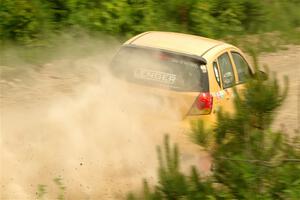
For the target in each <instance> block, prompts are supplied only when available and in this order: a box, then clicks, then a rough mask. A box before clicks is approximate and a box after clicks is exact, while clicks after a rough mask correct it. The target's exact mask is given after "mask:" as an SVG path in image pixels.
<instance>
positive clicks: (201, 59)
mask: <svg viewBox="0 0 300 200" xmlns="http://www.w3.org/2000/svg"><path fill="white" fill-rule="evenodd" d="M123 47H130V48H138V49H149V50H159V51H161V52H166V53H172V54H175V55H179V56H185V57H190V58H193V59H196V60H198V61H200V64H202V65H206V64H207V61H206V59H204V58H203V57H201V56H197V55H194V54H187V53H181V52H176V51H171V50H167V49H160V48H153V47H146V46H139V45H134V44H125V45H123Z"/></svg>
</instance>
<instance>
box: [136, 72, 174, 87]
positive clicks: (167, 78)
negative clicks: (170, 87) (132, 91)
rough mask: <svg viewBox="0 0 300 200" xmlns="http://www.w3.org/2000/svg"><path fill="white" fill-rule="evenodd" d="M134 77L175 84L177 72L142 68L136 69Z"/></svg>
mask: <svg viewBox="0 0 300 200" xmlns="http://www.w3.org/2000/svg"><path fill="white" fill-rule="evenodd" d="M134 77H135V78H137V79H144V80H151V81H157V82H161V83H165V84H174V83H175V81H176V75H175V74H170V73H166V72H160V71H154V70H149V69H142V68H138V69H135V71H134Z"/></svg>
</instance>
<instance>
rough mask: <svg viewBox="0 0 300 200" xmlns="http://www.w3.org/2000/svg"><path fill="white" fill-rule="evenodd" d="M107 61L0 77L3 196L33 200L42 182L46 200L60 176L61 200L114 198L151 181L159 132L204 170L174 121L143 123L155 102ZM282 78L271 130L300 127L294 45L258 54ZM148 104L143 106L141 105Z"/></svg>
mask: <svg viewBox="0 0 300 200" xmlns="http://www.w3.org/2000/svg"><path fill="white" fill-rule="evenodd" d="M107 60H109V59H108V57H105V58H104V57H103V56H98V57H97V56H96V57H85V58H83V59H80V58H78V59H74V60H71V61H66V60H57V61H55V62H53V63H48V64H45V65H44V66H42V67H41V68H40V69H39V70H31V71H28V72H26V75H20V74H17V75H15V77H13V78H10V79H9V80H7V79H5V74H2V76H1V80H0V89H1V96H0V101H1V113H0V114H1V116H0V117H1V124H0V125H1V127H0V128H1V129H0V131H1V137H0V145H1V182H0V183H1V188H0V190H1V194H0V195H1V199H33V198H35V193H36V191H37V186H38V185H39V184H43V185H47V188H46V189H47V194H46V197H47V199H52V198H55V197H56V196H57V195H58V194H59V190H58V188H57V186H56V185H55V183H54V182H53V179H54V178H56V177H60V178H62V182H63V184H64V185H65V186H66V191H65V195H66V197H67V199H96V198H99V199H118V198H121V197H122V195H123V194H124V193H126V192H127V191H128V190H131V189H136V188H138V187H139V186H140V185H141V181H142V178H148V180H150V181H155V177H156V167H157V163H156V152H155V146H156V145H157V144H160V143H161V142H162V135H163V134H164V133H171V139H172V141H176V142H179V145H180V146H181V147H182V151H183V152H184V156H183V157H182V160H183V162H185V164H186V165H189V164H191V163H193V164H195V160H196V163H197V165H199V167H200V168H201V169H202V170H204V171H205V170H207V169H208V168H209V164H208V161H207V157H206V155H205V154H203V155H201V156H199V157H197V158H196V159H195V157H194V154H195V153H194V152H196V151H197V152H198V151H199V149H198V147H195V145H194V144H192V143H191V142H190V141H189V139H188V138H187V137H186V136H182V135H181V136H178V135H179V134H180V131H178V130H181V126H180V118H179V117H178V113H176V112H173V111H171V110H172V109H171V108H168V107H166V108H164V109H162V110H161V112H162V113H166V112H168V113H170V117H163V118H162V119H157V120H153V122H152V120H151V123H149V121H148V120H145V119H146V118H145V116H149V110H151V109H152V108H154V107H156V106H157V102H155V101H153V100H151V99H149V98H148V97H147V96H136V95H134V94H131V93H128V91H127V90H126V87H125V86H124V85H122V83H119V82H118V81H117V80H114V79H113V78H111V77H110V76H109V75H108V74H107V72H106V67H105V66H107V62H105V61H107ZM260 63H261V64H267V65H268V66H269V68H270V70H271V71H275V72H277V76H278V77H279V78H280V79H281V80H282V77H283V75H287V76H288V77H289V80H290V89H289V94H288V98H287V100H286V101H285V103H284V105H283V106H282V107H281V108H280V109H279V110H278V116H277V117H276V119H275V123H274V128H275V129H285V130H286V131H287V132H288V133H294V131H295V130H296V129H299V124H300V122H299V116H298V115H299V84H300V83H299V75H300V66H299V63H300V46H290V47H289V48H288V50H284V51H280V52H276V53H269V54H265V55H262V56H261V57H260ZM145 104H146V105H147V106H146V107H145V106H144V105H145ZM147 119H148V118H147Z"/></svg>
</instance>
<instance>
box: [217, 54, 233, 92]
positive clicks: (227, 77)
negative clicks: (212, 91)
mask: <svg viewBox="0 0 300 200" xmlns="http://www.w3.org/2000/svg"><path fill="white" fill-rule="evenodd" d="M218 62H219V66H220V70H221V76H222V81H223V88H224V89H225V88H228V87H232V86H233V85H234V84H235V78H234V72H233V68H232V64H231V61H230V58H229V54H228V53H227V52H226V53H223V54H222V55H221V56H219V57H218Z"/></svg>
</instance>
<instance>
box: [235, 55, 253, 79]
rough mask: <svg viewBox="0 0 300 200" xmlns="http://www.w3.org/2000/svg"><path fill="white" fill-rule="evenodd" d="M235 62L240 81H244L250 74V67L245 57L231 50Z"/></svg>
mask: <svg viewBox="0 0 300 200" xmlns="http://www.w3.org/2000/svg"><path fill="white" fill-rule="evenodd" d="M231 55H232V58H233V61H234V64H235V66H236V71H237V75H238V78H239V82H240V83H243V82H245V81H246V79H247V78H248V77H249V75H250V68H249V65H248V63H247V62H246V60H245V58H243V57H242V56H241V55H240V54H239V53H237V52H231Z"/></svg>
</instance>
